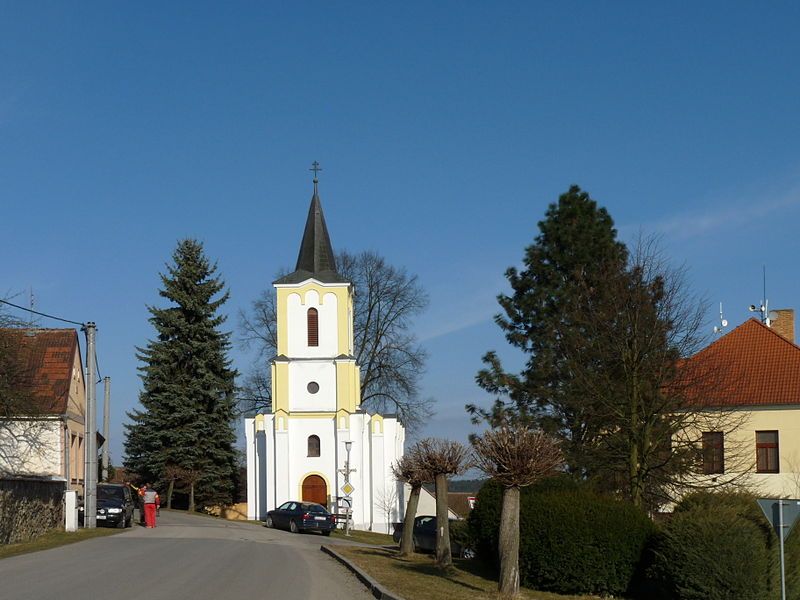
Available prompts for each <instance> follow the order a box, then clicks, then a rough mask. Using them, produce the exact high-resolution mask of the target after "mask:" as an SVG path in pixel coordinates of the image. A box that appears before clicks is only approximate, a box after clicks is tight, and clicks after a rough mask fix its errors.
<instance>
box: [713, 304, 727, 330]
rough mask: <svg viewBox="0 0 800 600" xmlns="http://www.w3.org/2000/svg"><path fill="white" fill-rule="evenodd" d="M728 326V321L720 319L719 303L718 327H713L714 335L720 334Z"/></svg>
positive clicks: (720, 306)
mask: <svg viewBox="0 0 800 600" xmlns="http://www.w3.org/2000/svg"><path fill="white" fill-rule="evenodd" d="M727 326H728V319H725V318H723V317H722V302H720V303H719V325H714V333H722V332H723V331H725V328H726V327H727Z"/></svg>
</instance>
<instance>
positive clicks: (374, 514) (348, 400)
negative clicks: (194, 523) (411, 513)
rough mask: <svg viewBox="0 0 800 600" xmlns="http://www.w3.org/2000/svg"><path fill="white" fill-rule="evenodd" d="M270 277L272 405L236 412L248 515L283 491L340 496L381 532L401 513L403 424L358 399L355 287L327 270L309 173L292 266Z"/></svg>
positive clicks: (325, 240) (286, 495) (290, 496)
mask: <svg viewBox="0 0 800 600" xmlns="http://www.w3.org/2000/svg"><path fill="white" fill-rule="evenodd" d="M274 286H275V288H276V293H277V302H276V310H277V315H276V316H277V355H276V356H275V358H273V359H272V361H271V365H270V369H271V377H272V411H271V412H268V413H262V414H257V415H255V416H254V417H253V418H247V419H245V441H246V446H247V513H248V518H249V519H259V520H263V519H266V515H267V512H268V511H270V510H272V509H274V508H277V507H278V506H280V505H281V504H283V503H284V502H287V501H289V500H295V501H296V500H305V501H310V502H317V503H319V504H322V505H323V506H326V507H327V508H328V509H329V510H330V511H331V512H339V513H341V512H344V510H343V509H344V506H346V504H347V502H348V501H349V503H350V504H351V506H352V519H353V526H354V527H355V528H356V529H364V530H374V531H380V532H387V531H388V530H389V523H391V522H393V521H400V520H401V519H402V512H401V511H402V507H403V506H404V501H405V499H404V497H403V496H404V495H405V493H404V490H403V486H402V485H401V484H398V483H397V482H396V481H395V479H394V477H393V475H392V472H391V466H392V464H393V463H394V462H395V461H397V460H398V459H399V458H400V457H402V455H403V444H404V441H405V429H404V428H403V425H402V423H401V422H400V421H399V420H398V419H397V418H396V417H395V416H394V415H380V414H371V413H369V412H367V411H365V410H363V409H361V408H360V399H361V383H360V369H359V365H358V364H357V363H356V359H355V356H354V345H353V293H354V290H353V286H352V284H351V283H350V282H348V281H346V280H345V279H344V278H343V277H341V276H340V275H339V274H338V272H337V271H336V262H335V257H334V253H333V249H332V246H331V242H330V237H329V235H328V230H327V227H326V225H325V218H324V216H323V214H322V206H321V204H320V200H319V195H318V192H317V180H316V178H315V179H314V194H313V197H312V199H311V207H310V209H309V213H308V219H307V222H306V227H305V231H304V234H303V240H302V242H301V245H300V253H299V256H298V259H297V267H296V269H295V271H294V272H292V273H290V274H289V275H287V276H285V277H282V278H280V279H278V280H277V281H276V282H274ZM348 459H349V462H348ZM347 470H349V473H347V475H349V484H350V486H349V487H347V486H345V483H346V482H347V479H346V477H345V475H346V474H345V471H347ZM345 498H346V499H345Z"/></svg>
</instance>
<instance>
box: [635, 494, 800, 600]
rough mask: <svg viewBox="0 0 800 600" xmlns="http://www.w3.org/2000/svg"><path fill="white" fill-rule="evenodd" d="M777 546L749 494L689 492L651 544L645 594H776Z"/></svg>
mask: <svg viewBox="0 0 800 600" xmlns="http://www.w3.org/2000/svg"><path fill="white" fill-rule="evenodd" d="M777 546H778V539H777V537H776V536H775V535H774V534H773V533H772V532H771V528H770V526H769V523H768V522H767V520H766V519H765V518H764V516H763V514H762V513H761V509H760V508H759V507H758V504H757V503H756V499H755V497H754V496H751V495H749V494H742V493H730V492H699V493H695V494H691V495H689V496H687V497H686V498H684V499H683V500H682V501H681V502H680V503H679V504H678V506H677V507H676V508H675V514H674V515H673V517H672V519H670V520H669V521H668V522H667V523H666V525H665V527H664V529H663V531H662V532H660V533H659V534H658V535H657V536H656V538H655V540H654V542H653V547H652V550H651V552H650V557H649V559H648V561H649V563H650V564H649V566H648V567H647V581H648V583H649V585H650V588H651V589H650V595H648V596H647V597H659V598H668V599H670V600H700V599H703V600H706V599H708V600H723V599H724V600H728V599H734V598H735V599H736V600H751V599H752V600H756V599H759V600H763V599H765V598H772V597H777V596H779V591H778V589H779V588H778V586H779V582H778V577H779V575H778V573H777ZM787 564H788V563H787ZM787 574H788V571H787Z"/></svg>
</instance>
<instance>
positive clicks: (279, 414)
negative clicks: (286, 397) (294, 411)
mask: <svg viewBox="0 0 800 600" xmlns="http://www.w3.org/2000/svg"><path fill="white" fill-rule="evenodd" d="M288 428H289V413H288V412H286V411H285V410H284V409H282V408H281V409H279V410H276V411H275V431H286V430H287V429H288Z"/></svg>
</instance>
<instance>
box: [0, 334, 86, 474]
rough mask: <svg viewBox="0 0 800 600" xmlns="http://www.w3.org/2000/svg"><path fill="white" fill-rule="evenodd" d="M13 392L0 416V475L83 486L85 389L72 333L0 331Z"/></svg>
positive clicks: (81, 368)
mask: <svg viewBox="0 0 800 600" xmlns="http://www.w3.org/2000/svg"><path fill="white" fill-rule="evenodd" d="M0 344H2V345H4V348H2V350H3V351H4V356H6V357H7V362H6V363H5V364H6V370H7V371H8V373H6V375H8V374H9V373H10V372H12V371H13V377H14V378H15V382H14V384H13V385H11V386H6V387H4V388H3V389H13V390H14V391H13V392H11V391H9V392H6V393H8V394H9V395H10V394H14V396H15V397H14V398H9V399H8V400H10V401H9V402H5V403H4V405H5V406H9V405H10V406H11V407H13V408H12V409H10V410H9V411H8V414H3V415H0V476H6V477H8V476H13V477H42V478H50V479H63V480H65V481H66V482H67V487H68V488H71V489H79V490H82V488H83V474H84V473H83V471H84V456H83V454H84V436H85V432H84V428H85V415H86V386H85V385H84V378H83V363H82V360H81V354H80V346H79V344H78V333H77V332H76V331H75V330H74V329H0Z"/></svg>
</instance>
